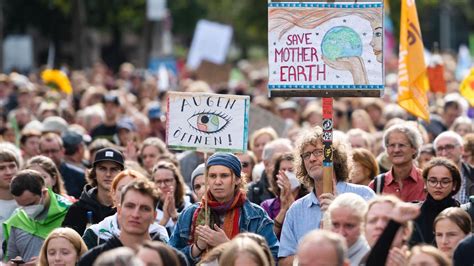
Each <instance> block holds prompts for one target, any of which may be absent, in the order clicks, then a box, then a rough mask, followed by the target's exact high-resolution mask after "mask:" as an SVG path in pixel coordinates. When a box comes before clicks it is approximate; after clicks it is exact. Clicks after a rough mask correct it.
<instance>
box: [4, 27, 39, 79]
mask: <svg viewBox="0 0 474 266" xmlns="http://www.w3.org/2000/svg"><path fill="white" fill-rule="evenodd" d="M32 68H33V38H32V37H31V36H29V35H9V36H7V37H6V38H5V40H4V41H3V71H4V72H10V71H12V70H14V69H15V70H16V71H20V72H28V71H30V70H31V69H32Z"/></svg>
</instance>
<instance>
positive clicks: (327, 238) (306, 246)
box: [296, 230, 349, 266]
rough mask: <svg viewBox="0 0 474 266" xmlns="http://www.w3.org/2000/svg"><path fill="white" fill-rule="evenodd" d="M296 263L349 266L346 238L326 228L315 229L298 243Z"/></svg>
mask: <svg viewBox="0 0 474 266" xmlns="http://www.w3.org/2000/svg"><path fill="white" fill-rule="evenodd" d="M296 261H297V264H296V265H314V266H323V265H341V266H348V265H349V260H348V257H347V246H346V243H345V241H344V238H343V237H342V236H340V235H338V234H336V233H333V232H329V231H326V230H313V231H310V232H309V233H308V234H306V235H305V236H304V237H303V239H301V242H300V243H299V244H298V250H297V253H296Z"/></svg>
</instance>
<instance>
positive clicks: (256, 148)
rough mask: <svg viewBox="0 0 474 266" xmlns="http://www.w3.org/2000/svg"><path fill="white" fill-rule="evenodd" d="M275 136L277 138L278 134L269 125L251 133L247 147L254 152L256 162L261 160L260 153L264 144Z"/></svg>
mask: <svg viewBox="0 0 474 266" xmlns="http://www.w3.org/2000/svg"><path fill="white" fill-rule="evenodd" d="M276 138H278V134H277V133H276V131H275V130H274V129H273V128H271V127H265V128H261V129H259V130H257V131H255V132H253V133H252V135H251V136H250V140H249V147H250V150H251V151H253V153H254V154H255V157H256V158H257V162H258V163H260V162H261V161H262V160H263V158H262V153H263V148H264V147H265V145H266V144H267V143H268V142H270V141H272V140H274V139H276Z"/></svg>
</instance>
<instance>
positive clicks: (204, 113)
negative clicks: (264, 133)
mask: <svg viewBox="0 0 474 266" xmlns="http://www.w3.org/2000/svg"><path fill="white" fill-rule="evenodd" d="M249 105H250V97H249V96H237V95H223V94H210V93H185V92H169V94H168V113H167V120H166V143H167V145H168V147H169V148H170V149H176V150H198V151H203V152H213V151H222V152H245V151H246V150H247V140H248V120H249V117H248V114H249Z"/></svg>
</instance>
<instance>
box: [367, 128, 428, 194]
mask: <svg viewBox="0 0 474 266" xmlns="http://www.w3.org/2000/svg"><path fill="white" fill-rule="evenodd" d="M383 144H384V147H385V150H386V152H387V154H388V159H389V161H390V162H391V163H392V169H390V171H388V172H386V173H384V174H383V175H381V178H380V181H379V179H378V178H375V179H374V180H373V181H372V182H371V183H370V184H369V186H370V187H371V188H372V189H374V190H375V191H376V192H377V193H384V194H393V195H396V196H397V197H399V198H400V199H402V200H403V201H423V200H425V198H426V193H425V191H424V182H423V178H422V176H421V170H420V169H419V168H417V167H416V166H415V159H416V158H417V157H418V153H419V150H420V147H421V145H422V144H423V143H422V139H421V134H420V132H419V131H418V130H417V129H416V128H413V127H411V126H410V125H408V124H406V123H402V124H395V125H393V126H391V127H390V128H388V129H387V130H385V133H384V136H383ZM379 186H380V187H381V189H380V190H381V191H378V189H377V187H379Z"/></svg>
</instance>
